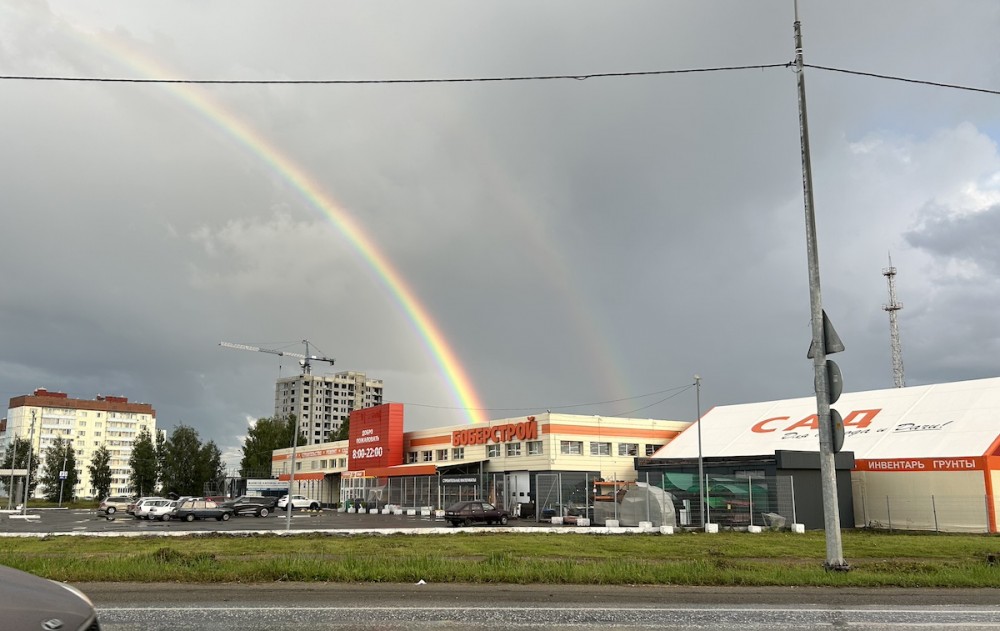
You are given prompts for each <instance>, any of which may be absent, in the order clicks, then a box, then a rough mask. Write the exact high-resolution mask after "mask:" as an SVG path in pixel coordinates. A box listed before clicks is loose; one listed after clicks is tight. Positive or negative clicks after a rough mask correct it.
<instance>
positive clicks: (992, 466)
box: [983, 456, 1000, 532]
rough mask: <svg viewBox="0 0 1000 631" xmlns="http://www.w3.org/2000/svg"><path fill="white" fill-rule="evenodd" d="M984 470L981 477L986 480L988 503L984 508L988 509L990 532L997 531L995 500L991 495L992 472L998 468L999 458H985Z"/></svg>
mask: <svg viewBox="0 0 1000 631" xmlns="http://www.w3.org/2000/svg"><path fill="white" fill-rule="evenodd" d="M986 465H987V466H986V470H985V471H983V476H984V478H985V479H986V497H988V498H989V501H988V502H986V506H987V508H988V509H989V510H988V511H987V518H988V519H989V521H990V532H996V531H997V498H996V496H994V495H993V471H995V470H996V469H998V468H1000V467H998V465H1000V458H997V457H996V456H989V457H987V458H986Z"/></svg>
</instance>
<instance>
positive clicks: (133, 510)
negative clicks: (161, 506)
mask: <svg viewBox="0 0 1000 631" xmlns="http://www.w3.org/2000/svg"><path fill="white" fill-rule="evenodd" d="M160 500H164V501H165V500H166V498H163V497H140V498H139V499H137V500H135V501H134V502H132V503H131V504H129V505H128V508H126V509H125V512H126V513H128V514H129V515H131V516H133V517H138V518H140V519H142V516H141V515H140V514H139V511H140V510H141V509H142V507H143V506H144V505H145V504H147V503H149V502H159V501H160Z"/></svg>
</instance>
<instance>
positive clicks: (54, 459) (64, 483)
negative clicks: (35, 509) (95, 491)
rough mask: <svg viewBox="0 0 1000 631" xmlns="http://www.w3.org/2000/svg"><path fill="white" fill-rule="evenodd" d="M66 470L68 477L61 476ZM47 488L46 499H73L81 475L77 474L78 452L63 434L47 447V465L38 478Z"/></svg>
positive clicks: (53, 500) (51, 500) (52, 500)
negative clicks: (64, 438)
mask: <svg viewBox="0 0 1000 631" xmlns="http://www.w3.org/2000/svg"><path fill="white" fill-rule="evenodd" d="M62 471H65V472H66V479H65V480H63V479H62V478H60V477H59V473H60V472H62ZM38 481H39V482H41V484H42V487H43V488H44V489H45V491H44V493H45V499H47V500H48V501H50V502H55V501H58V500H59V498H60V496H61V497H62V499H64V500H67V498H69V499H68V500H67V501H69V500H71V499H72V498H73V493H74V489H75V488H76V484H77V482H79V481H80V480H79V476H78V475H77V474H76V452H75V451H74V449H73V443H72V442H71V441H68V440H63V437H62V436H59V437H57V438H56V439H55V440H54V441H52V444H50V445H49V446H48V447H46V448H45V466H44V467H43V468H42V475H41V477H40V478H39V480H38Z"/></svg>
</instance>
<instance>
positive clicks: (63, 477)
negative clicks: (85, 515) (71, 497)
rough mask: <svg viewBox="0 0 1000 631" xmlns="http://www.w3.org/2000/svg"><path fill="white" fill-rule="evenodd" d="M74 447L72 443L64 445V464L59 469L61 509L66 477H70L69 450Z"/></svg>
mask: <svg viewBox="0 0 1000 631" xmlns="http://www.w3.org/2000/svg"><path fill="white" fill-rule="evenodd" d="M72 447H73V442H72V441H68V442H67V443H66V444H64V445H63V464H62V468H61V469H59V508H62V498H63V485H65V484H66V477H67V476H69V472H67V471H66V461H67V460H69V450H70V449H71V448H72Z"/></svg>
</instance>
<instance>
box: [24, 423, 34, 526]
mask: <svg viewBox="0 0 1000 631" xmlns="http://www.w3.org/2000/svg"><path fill="white" fill-rule="evenodd" d="M34 452H35V411H34V410H32V411H31V433H30V434H29V435H28V472H27V474H25V476H24V504H22V505H21V514H22V515H25V514H27V512H28V489H30V488H31V455H32V454H33V453H34Z"/></svg>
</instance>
